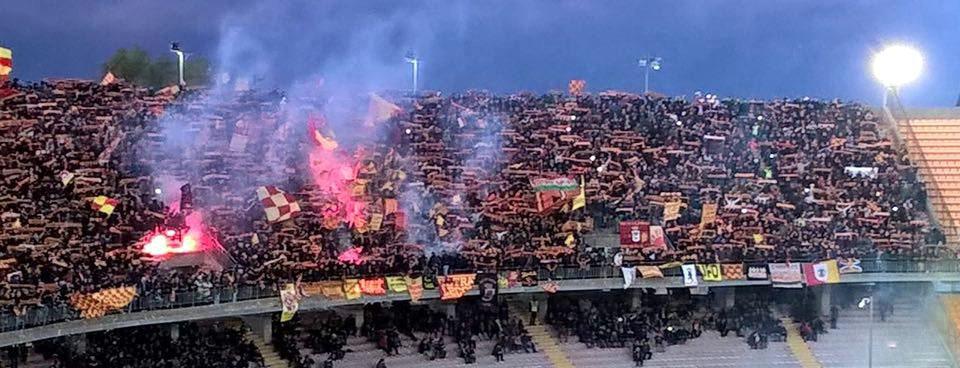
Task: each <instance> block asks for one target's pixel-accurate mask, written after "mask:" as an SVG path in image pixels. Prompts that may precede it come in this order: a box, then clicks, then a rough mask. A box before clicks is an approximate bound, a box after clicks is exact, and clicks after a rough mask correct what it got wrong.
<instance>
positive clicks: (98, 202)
mask: <svg viewBox="0 0 960 368" xmlns="http://www.w3.org/2000/svg"><path fill="white" fill-rule="evenodd" d="M118 204H120V201H118V200H116V199H113V198H110V197H107V196H96V197H93V199H92V200H91V202H90V208H93V210H94V211H100V212H103V213H105V214H107V216H110V215H111V214H113V210H115V209H117V205H118Z"/></svg>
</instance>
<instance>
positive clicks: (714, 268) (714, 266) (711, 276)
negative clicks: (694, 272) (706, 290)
mask: <svg viewBox="0 0 960 368" xmlns="http://www.w3.org/2000/svg"><path fill="white" fill-rule="evenodd" d="M697 268H699V269H700V276H701V277H702V278H703V281H723V270H722V269H721V268H720V264H719V263H711V264H698V265H697Z"/></svg>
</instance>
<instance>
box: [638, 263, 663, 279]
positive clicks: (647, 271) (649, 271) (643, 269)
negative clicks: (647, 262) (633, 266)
mask: <svg viewBox="0 0 960 368" xmlns="http://www.w3.org/2000/svg"><path fill="white" fill-rule="evenodd" d="M637 270H638V271H640V277H643V278H645V279H659V278H663V272H662V271H660V267H657V266H637Z"/></svg>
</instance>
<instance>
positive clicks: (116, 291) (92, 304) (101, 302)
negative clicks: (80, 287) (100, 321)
mask: <svg viewBox="0 0 960 368" xmlns="http://www.w3.org/2000/svg"><path fill="white" fill-rule="evenodd" d="M135 296H137V288H136V287H133V286H127V287H116V288H111V289H105V290H100V291H97V292H94V293H86V294H80V293H76V294H73V295H72V296H70V304H71V305H73V307H74V308H76V309H77V310H79V311H80V316H81V317H83V318H97V317H102V316H103V315H105V314H107V312H110V311H113V310H117V309H120V308H123V307H126V306H127V304H130V302H132V301H133V298H134V297H135Z"/></svg>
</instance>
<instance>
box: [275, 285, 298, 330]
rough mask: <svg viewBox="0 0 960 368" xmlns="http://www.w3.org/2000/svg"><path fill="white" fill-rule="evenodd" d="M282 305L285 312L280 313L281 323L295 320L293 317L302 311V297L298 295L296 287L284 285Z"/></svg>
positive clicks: (281, 291) (281, 292) (281, 296)
mask: <svg viewBox="0 0 960 368" xmlns="http://www.w3.org/2000/svg"><path fill="white" fill-rule="evenodd" d="M280 305H281V306H282V307H283V311H282V312H280V322H286V321H289V320H291V319H293V315H295V314H297V310H298V309H300V296H299V295H297V286H296V285H294V284H286V285H284V287H283V290H280Z"/></svg>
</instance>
